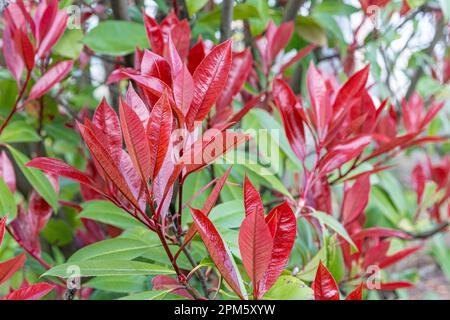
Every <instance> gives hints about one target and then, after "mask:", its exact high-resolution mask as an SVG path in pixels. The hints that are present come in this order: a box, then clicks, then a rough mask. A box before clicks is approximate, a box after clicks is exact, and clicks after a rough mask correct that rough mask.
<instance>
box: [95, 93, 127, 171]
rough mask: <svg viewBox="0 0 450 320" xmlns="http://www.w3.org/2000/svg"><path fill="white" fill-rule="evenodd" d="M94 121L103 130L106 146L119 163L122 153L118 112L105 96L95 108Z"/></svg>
mask: <svg viewBox="0 0 450 320" xmlns="http://www.w3.org/2000/svg"><path fill="white" fill-rule="evenodd" d="M92 123H93V124H95V125H96V126H97V127H98V128H99V129H100V130H101V131H102V132H103V134H104V137H105V138H106V141H105V143H104V145H105V147H106V148H108V149H109V153H110V154H111V156H112V158H113V159H114V161H115V162H116V163H119V162H120V156H121V153H122V133H121V130H120V122H119V118H118V117H117V114H116V112H115V111H114V110H113V108H111V107H110V106H109V104H108V102H106V99H105V98H103V99H102V101H101V102H100V104H99V106H98V107H97V109H96V110H95V113H94V117H93V118H92Z"/></svg>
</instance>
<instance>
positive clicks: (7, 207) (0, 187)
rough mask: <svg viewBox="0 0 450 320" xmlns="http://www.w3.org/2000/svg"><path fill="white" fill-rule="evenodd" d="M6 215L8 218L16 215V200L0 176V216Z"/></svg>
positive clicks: (11, 218)
mask: <svg viewBox="0 0 450 320" xmlns="http://www.w3.org/2000/svg"><path fill="white" fill-rule="evenodd" d="M5 215H8V220H9V221H11V220H13V219H14V218H15V217H16V215H17V206H16V201H15V200H14V195H13V194H12V192H11V190H9V188H8V186H7V185H6V182H5V180H3V178H2V177H0V217H4V216H5Z"/></svg>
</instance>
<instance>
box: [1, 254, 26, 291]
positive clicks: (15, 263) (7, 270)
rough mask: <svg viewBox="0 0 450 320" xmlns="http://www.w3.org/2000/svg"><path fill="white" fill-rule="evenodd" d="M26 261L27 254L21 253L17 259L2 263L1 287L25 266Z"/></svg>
mask: <svg viewBox="0 0 450 320" xmlns="http://www.w3.org/2000/svg"><path fill="white" fill-rule="evenodd" d="M25 260H26V256H25V254H24V253H21V254H20V255H18V256H17V257H14V258H12V259H9V260H6V261H2V262H0V285H1V284H3V283H4V282H6V281H8V279H9V278H11V277H12V276H13V275H14V274H15V273H16V272H17V270H19V269H20V268H21V267H22V266H23V264H24V262H25Z"/></svg>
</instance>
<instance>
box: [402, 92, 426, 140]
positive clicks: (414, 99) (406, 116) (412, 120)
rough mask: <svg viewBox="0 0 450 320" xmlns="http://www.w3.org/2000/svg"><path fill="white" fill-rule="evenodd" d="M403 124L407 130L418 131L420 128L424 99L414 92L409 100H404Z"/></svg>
mask: <svg viewBox="0 0 450 320" xmlns="http://www.w3.org/2000/svg"><path fill="white" fill-rule="evenodd" d="M401 106H402V115H403V124H404V126H405V129H406V131H407V132H416V131H418V130H419V129H420V124H421V121H422V119H421V118H422V111H423V99H422V98H421V97H420V96H419V94H418V93H417V92H414V93H413V94H412V95H411V97H410V99H409V101H406V100H402V103H401Z"/></svg>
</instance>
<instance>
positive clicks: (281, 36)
mask: <svg viewBox="0 0 450 320" xmlns="http://www.w3.org/2000/svg"><path fill="white" fill-rule="evenodd" d="M293 32H294V23H293V22H292V21H290V22H284V23H282V24H281V25H280V26H279V27H276V26H275V25H273V22H272V21H271V22H269V27H268V28H267V32H266V37H267V42H268V50H269V57H270V60H271V61H274V60H275V58H276V57H277V55H278V53H280V52H281V50H283V49H284V48H285V47H286V46H287V44H288V43H289V40H290V39H291V36H292V33H293Z"/></svg>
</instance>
